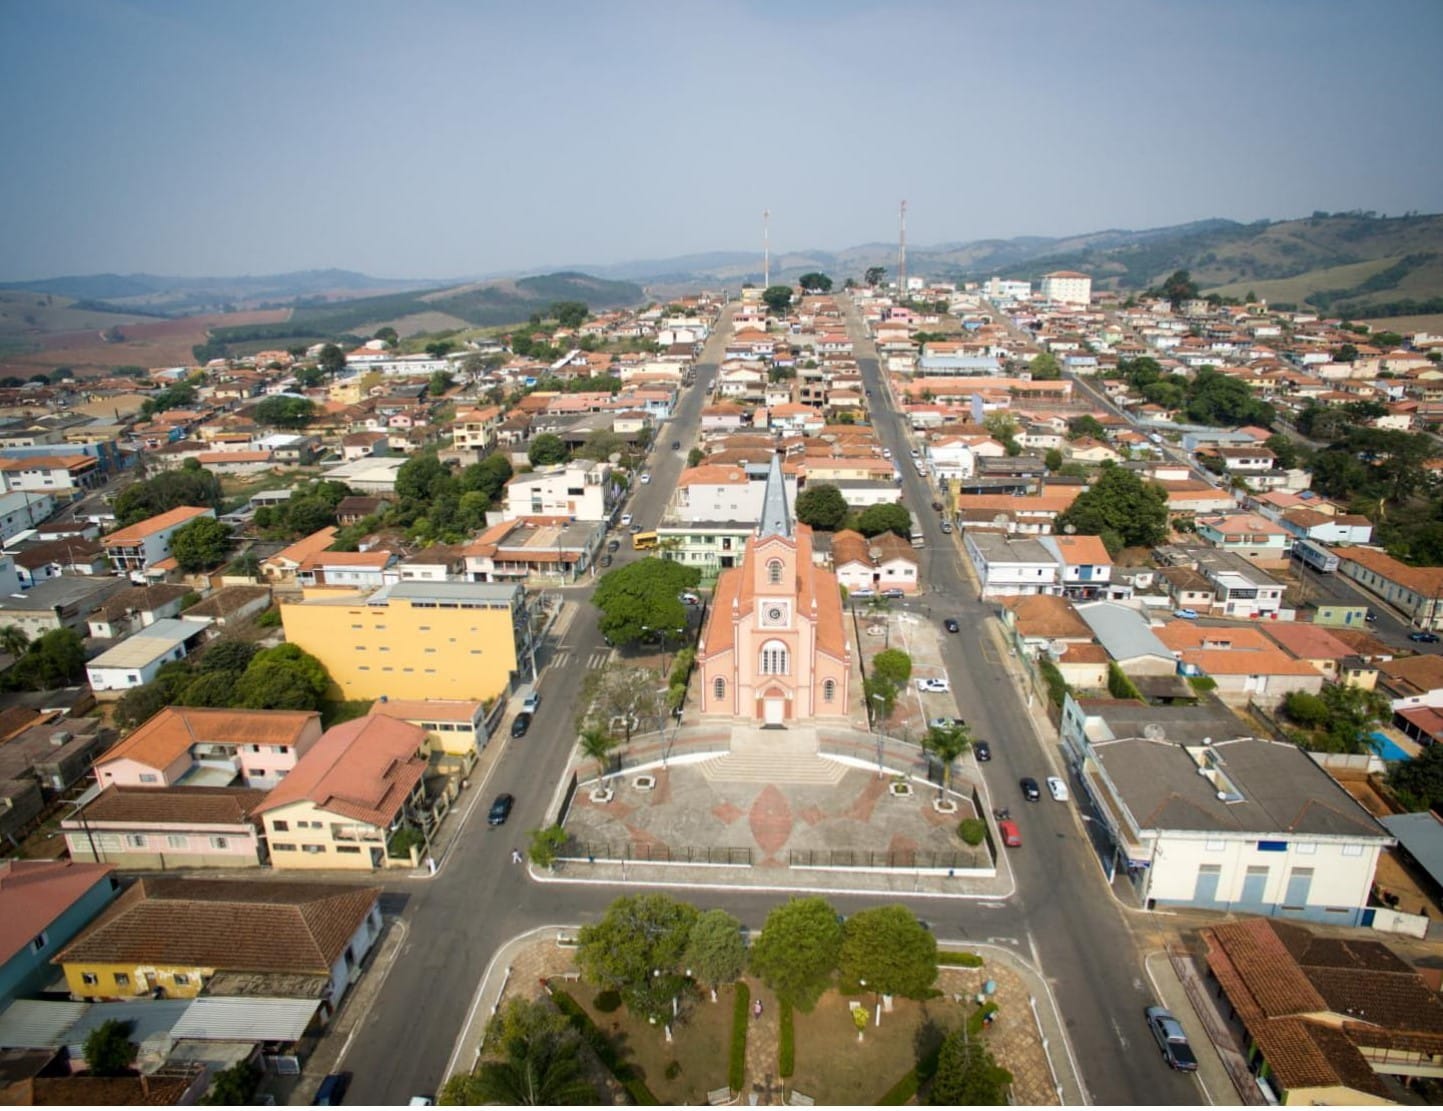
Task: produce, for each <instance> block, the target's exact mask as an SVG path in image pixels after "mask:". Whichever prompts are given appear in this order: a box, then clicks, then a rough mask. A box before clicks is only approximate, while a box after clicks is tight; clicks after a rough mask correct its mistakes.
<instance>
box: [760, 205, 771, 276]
mask: <svg viewBox="0 0 1443 1111" xmlns="http://www.w3.org/2000/svg"><path fill="white" fill-rule="evenodd" d="M771 219H772V210H771V209H769V208H764V209H762V288H763V289H767V288H769V287H770V286H771V284H772V241H771Z"/></svg>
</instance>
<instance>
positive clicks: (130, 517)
mask: <svg viewBox="0 0 1443 1111" xmlns="http://www.w3.org/2000/svg"><path fill="white" fill-rule="evenodd" d="M192 463H194V464H195V465H194V466H191V464H192ZM220 504H221V488H220V479H218V478H216V476H215V475H214V474H212V473H211V472H210V471H207V470H205V469H204V468H203V467H201V465H200V464H199V463H197V462H196V461H195V460H194V459H188V460H186V462H185V464H184V465H182V466H181V467H180V468H178V469H177V470H173V471H162V472H161V473H160V474H158V475H156V476H155V477H153V478H148V479H145V480H143V481H141V482H135V483H132V484H131V485H130V486H127V487H126V488H125V489H124V490H123V491H122V492H121V493H120V494H119V496H117V497H116V499H115V518H116V522H117V524H118V525H119V526H120V527H122V528H124V527H125V526H126V525H133V524H135V523H136V522H137V521H143V520H145V519H146V518H147V517H154V516H156V515H157V514H160V513H165V512H167V511H169V510H172V509H176V508H178V507H179V506H182V505H194V506H199V507H202V508H206V509H218V508H219V507H220Z"/></svg>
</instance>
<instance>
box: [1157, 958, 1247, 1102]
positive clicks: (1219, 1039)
mask: <svg viewBox="0 0 1443 1111" xmlns="http://www.w3.org/2000/svg"><path fill="white" fill-rule="evenodd" d="M1167 958H1168V960H1169V961H1171V962H1172V968H1173V971H1174V972H1175V973H1177V978H1178V981H1179V982H1180V983H1181V984H1182V988H1183V991H1185V992H1187V997H1188V1001H1189V1002H1190V1003H1191V1004H1192V1008H1193V1010H1194V1011H1195V1012H1197V1016H1198V1018H1199V1019H1200V1020H1201V1021H1202V1024H1203V1028H1204V1029H1205V1030H1206V1031H1207V1036H1208V1040H1209V1041H1211V1042H1212V1044H1213V1048H1214V1049H1216V1050H1217V1053H1218V1057H1219V1058H1220V1059H1221V1060H1222V1063H1223V1068H1225V1069H1227V1073H1228V1079H1230V1080H1231V1081H1232V1082H1233V1087H1234V1088H1236V1089H1237V1092H1238V1095H1239V1096H1240V1097H1241V1102H1243V1103H1248V1104H1254V1105H1257V1104H1263V1103H1266V1102H1267V1100H1265V1099H1264V1098H1263V1094H1262V1092H1261V1091H1259V1090H1258V1083H1257V1078H1256V1077H1254V1076H1253V1072H1252V1070H1251V1069H1250V1068H1248V1062H1247V1058H1246V1057H1245V1056H1244V1055H1243V1052H1242V1050H1241V1049H1240V1048H1239V1047H1238V1039H1237V1037H1236V1035H1234V1033H1233V1031H1232V1030H1230V1029H1228V1027H1227V1026H1226V1025H1225V1024H1224V1023H1223V1021H1222V1018H1221V1016H1220V1015H1219V1014H1218V1012H1217V1009H1216V1008H1215V1007H1214V1006H1213V1001H1212V999H1211V998H1210V997H1209V995H1208V992H1207V988H1206V986H1205V985H1204V984H1203V982H1202V978H1201V977H1200V976H1199V975H1198V973H1197V967H1196V965H1195V964H1194V963H1193V958H1192V955H1191V954H1189V953H1188V952H1187V951H1186V950H1183V949H1181V948H1179V947H1178V946H1177V945H1169V946H1168V947H1167Z"/></svg>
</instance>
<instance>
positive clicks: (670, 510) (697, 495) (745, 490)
mask: <svg viewBox="0 0 1443 1111" xmlns="http://www.w3.org/2000/svg"><path fill="white" fill-rule="evenodd" d="M782 478H783V483H784V485H785V486H786V489H787V501H788V503H789V504H793V505H794V504H796V498H797V476H796V475H794V474H792V475H788V474H783V476H782ZM765 492H766V480H765V476H753V475H750V474H748V473H747V471H746V469H745V468H744V467H739V466H736V465H734V464H730V463H703V464H701V466H698V467H689V468H688V469H686V470H684V471H682V472H681V475H680V477H679V478H678V479H677V482H676V490H675V491H674V492H673V493H672V496H671V503H670V504H669V505H668V506H667V512H666V521H667V523H668V524H701V523H713V522H725V521H748V522H756V521H759V520H761V515H762V496H763V494H764V493H765ZM895 493H896V492H895V490H894V491H893V496H894V497H895Z"/></svg>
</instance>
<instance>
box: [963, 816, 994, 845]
mask: <svg viewBox="0 0 1443 1111" xmlns="http://www.w3.org/2000/svg"><path fill="white" fill-rule="evenodd" d="M957 836H958V837H960V838H962V840H963V841H965V842H967V844H969V845H980V844H982V842H983V841H984V840H986V839H987V823H986V822H984V821H983V820H982V819H981V818H963V819H962V820H961V821H960V822H958V823H957Z"/></svg>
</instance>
